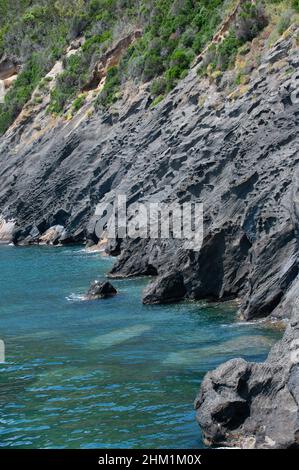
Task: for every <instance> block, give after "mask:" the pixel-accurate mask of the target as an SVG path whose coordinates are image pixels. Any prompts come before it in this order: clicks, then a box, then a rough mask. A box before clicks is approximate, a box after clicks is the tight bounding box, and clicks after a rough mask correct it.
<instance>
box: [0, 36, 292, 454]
mask: <svg viewBox="0 0 299 470" xmlns="http://www.w3.org/2000/svg"><path fill="white" fill-rule="evenodd" d="M298 34H299V30H298V29H296V28H293V29H292V28H291V29H289V31H288V32H287V34H284V35H283V36H282V37H281V38H280V39H279V40H278V41H277V42H276V43H275V44H274V46H273V47H272V48H271V50H269V48H268V46H267V48H266V49H263V50H261V51H260V52H261V54H260V60H259V62H258V63H257V62H256V65H255V66H254V67H252V68H251V71H250V74H249V75H248V77H247V78H248V83H246V85H242V86H240V87H237V88H236V89H233V91H232V92H231V93H230V94H228V88H229V87H230V86H232V85H229V86H228V87H227V86H226V84H227V81H229V73H230V71H228V72H227V73H224V74H223V76H222V77H220V80H212V77H210V78H211V80H208V79H200V78H199V77H198V74H197V70H196V67H194V68H191V70H190V71H189V73H188V74H187V76H186V77H185V78H184V79H182V80H180V81H179V82H178V84H177V86H176V88H175V89H173V90H172V91H171V92H170V93H169V94H168V95H167V96H166V97H165V98H164V99H163V101H162V102H160V103H159V104H158V105H157V106H155V107H152V106H151V104H152V102H153V98H152V95H151V90H150V86H149V85H148V84H145V85H143V86H142V87H140V88H138V89H135V88H134V90H133V92H132V89H128V90H126V89H124V90H122V91H123V97H122V98H120V99H119V100H118V101H117V102H116V103H114V104H113V110H110V111H107V110H106V111H105V112H103V111H98V112H94V108H93V107H92V103H90V102H87V103H86V104H85V105H84V106H83V107H82V109H81V110H80V111H78V113H77V114H76V115H75V116H74V117H73V119H63V118H61V117H58V118H57V119H54V118H53V117H52V116H51V115H49V113H47V111H46V105H45V104H44V105H43V104H40V105H38V107H33V106H31V107H29V109H26V112H25V113H24V112H22V113H21V114H20V115H19V117H18V118H17V119H16V121H15V122H14V124H13V125H12V126H11V127H10V129H8V131H7V132H6V134H5V135H4V136H3V137H1V138H0V168H1V172H0V213H1V220H2V221H4V222H2V225H1V227H0V232H1V233H0V238H1V240H4V241H5V242H6V243H9V242H14V243H15V244H21V243H23V244H31V243H40V241H43V242H44V243H55V244H65V243H71V242H73V243H79V242H81V243H88V244H90V245H96V244H98V242H99V241H100V239H101V235H102V234H99V233H98V230H97V229H98V218H97V216H96V215H95V213H96V208H97V205H98V204H99V203H107V204H109V203H111V202H114V200H115V197H116V195H118V194H119V195H126V198H127V201H128V204H129V205H131V204H133V203H134V202H136V201H138V200H147V201H150V202H151V201H153V202H156V201H159V202H160V203H168V204H169V203H172V202H176V203H179V204H184V203H186V202H194V201H195V202H200V203H203V205H204V240H203V245H202V247H201V249H200V251H199V252H196V251H192V250H186V249H185V248H184V242H183V241H182V240H174V239H161V240H156V239H141V238H137V239H132V238H121V239H116V240H109V241H108V248H107V250H108V252H110V254H112V255H116V256H118V258H117V261H116V263H115V266H114V267H113V269H112V271H111V277H113V278H117V277H120V278H121V277H134V276H143V275H154V276H156V279H155V280H154V281H153V282H152V283H151V284H150V286H149V287H148V288H147V289H146V291H145V293H144V297H143V301H144V303H147V304H148V303H167V302H173V301H179V300H181V299H191V300H201V299H212V300H217V301H224V300H228V299H236V298H239V299H241V305H240V313H241V314H242V316H243V318H244V319H245V320H252V319H257V318H264V317H268V316H274V317H278V318H286V319H287V320H288V321H289V326H288V328H287V331H286V333H285V336H284V339H283V340H282V341H281V342H280V343H279V344H277V345H276V346H274V348H273V350H272V352H271V353H270V355H269V358H268V360H267V361H266V362H265V363H264V364H249V363H246V362H244V361H242V360H239V359H237V360H234V361H233V362H230V363H228V364H225V365H223V366H221V367H220V368H218V369H217V370H216V371H214V372H211V373H210V374H208V376H207V377H206V378H205V380H204V382H203V386H202V390H201V392H200V395H199V397H198V399H197V401H196V407H197V410H198V414H197V416H198V421H199V423H200V424H201V426H202V429H203V433H204V435H205V437H206V442H207V443H209V444H211V443H224V444H231V443H232V444H234V443H235V442H236V441H237V442H240V443H241V444H242V445H243V447H250V446H254V447H292V446H298V445H299V442H298V435H299V428H298V410H299V396H298V390H299V386H298V380H299V379H298V377H299V369H298V367H299V366H298V364H299V359H298V358H297V356H296V350H297V349H296V348H299V343H298V331H299V330H298V323H297V322H298V312H297V310H296V308H295V307H294V306H295V299H296V297H297V296H298V290H299V285H298V283H297V276H298V221H299V217H298V216H299V203H298V201H299V199H298V191H299V152H298V148H299V100H298V98H297V95H298V89H299V86H298V83H299V75H298V65H299V48H298ZM233 83H234V84H236V80H234V81H233ZM131 86H133V85H131ZM8 221H13V224H12V223H11V222H8ZM7 224H8V226H7ZM49 230H50V231H49ZM101 289H103V288H102V287H100V286H99V285H94V286H92V288H91V290H90V291H89V293H88V296H90V298H99V297H101V296H102V291H101ZM109 289H110V292H111V291H112V290H111V288H109ZM109 289H108V291H109ZM113 295H114V293H113ZM294 308H295V310H294ZM291 312H292V313H291ZM297 359H298V360H297Z"/></svg>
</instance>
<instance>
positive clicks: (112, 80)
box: [95, 66, 121, 109]
mask: <svg viewBox="0 0 299 470" xmlns="http://www.w3.org/2000/svg"><path fill="white" fill-rule="evenodd" d="M120 84H121V80H120V74H119V68H118V67H117V66H114V67H111V68H110V69H109V70H108V72H107V76H106V81H105V85H104V87H103V90H102V91H101V92H100V94H99V96H98V98H97V100H96V103H95V107H96V109H99V108H103V109H108V108H109V106H111V105H112V104H113V103H114V102H115V101H116V100H117V97H118V93H119V91H120Z"/></svg>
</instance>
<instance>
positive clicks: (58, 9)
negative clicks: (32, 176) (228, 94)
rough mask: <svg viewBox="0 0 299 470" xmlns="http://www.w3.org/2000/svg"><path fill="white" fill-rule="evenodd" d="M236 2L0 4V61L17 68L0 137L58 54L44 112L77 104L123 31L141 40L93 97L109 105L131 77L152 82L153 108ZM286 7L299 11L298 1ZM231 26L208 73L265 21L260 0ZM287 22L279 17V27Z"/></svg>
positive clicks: (225, 64) (34, 0) (224, 64)
mask: <svg viewBox="0 0 299 470" xmlns="http://www.w3.org/2000/svg"><path fill="white" fill-rule="evenodd" d="M236 2H237V0H14V1H13V2H12V1H11V0H0V60H1V56H3V55H5V54H6V55H8V56H9V57H11V58H15V59H16V60H17V61H18V62H19V63H21V64H23V66H22V71H21V73H20V74H19V76H18V79H17V80H16V82H15V83H14V85H13V86H12V87H11V88H10V90H9V92H8V93H7V95H6V97H5V102H4V103H3V104H0V135H1V134H3V133H4V132H5V130H6V129H7V128H8V126H9V125H10V124H11V123H12V122H13V120H14V119H15V117H16V116H17V115H18V113H19V112H20V110H21V109H22V107H23V106H24V104H25V103H26V102H27V101H28V100H29V98H30V96H31V94H32V92H33V90H34V89H35V87H36V86H37V85H38V84H39V83H40V82H41V79H42V77H43V76H44V75H45V73H46V72H48V71H49V70H50V69H51V67H52V66H53V65H54V63H55V61H57V60H58V59H60V58H62V57H63V64H64V71H63V73H62V74H61V75H60V76H59V77H58V80H57V83H56V86H55V88H54V90H53V91H52V95H51V103H50V106H49V112H52V113H61V112H63V111H64V110H65V109H66V108H67V107H68V106H69V105H71V103H72V109H73V110H77V109H79V108H80V106H82V104H83V103H84V96H82V95H81V90H82V88H83V87H84V84H86V82H87V81H88V79H89V78H90V76H91V73H92V70H93V68H94V65H95V64H96V63H97V62H98V61H99V59H100V57H101V55H102V54H103V52H104V51H106V50H107V49H108V48H109V46H110V45H111V44H112V43H113V42H115V41H116V40H117V39H119V38H121V37H123V36H124V35H125V34H126V33H128V32H130V31H132V30H134V29H141V30H142V31H143V35H142V37H141V38H140V39H139V40H137V41H136V42H135V43H134V44H133V45H132V46H131V47H129V48H128V50H127V52H126V54H125V55H124V57H123V59H122V60H121V62H120V64H119V65H118V66H117V67H113V69H111V70H110V71H109V73H108V77H107V81H106V84H105V86H104V89H103V90H102V92H101V94H100V95H99V96H98V98H97V100H96V107H103V108H108V107H109V106H110V105H111V104H112V103H113V102H114V101H115V100H116V99H117V98H118V96H119V94H120V92H121V88H122V84H123V83H124V82H125V81H126V80H128V79H130V80H134V81H137V82H140V81H143V82H148V81H151V92H152V95H153V98H154V99H155V103H157V102H159V101H160V100H161V99H162V97H163V96H164V95H165V94H166V93H167V92H169V91H170V90H171V89H172V88H173V87H174V86H175V85H176V83H177V81H178V80H180V79H181V78H182V77H184V75H185V74H186V72H187V70H188V68H189V66H190V63H191V62H192V60H193V59H194V57H195V55H196V54H198V53H199V52H200V51H201V50H202V49H203V48H204V46H205V45H206V44H207V43H208V41H209V40H210V39H211V38H212V36H213V34H214V32H215V30H216V28H217V26H218V24H219V23H220V21H221V20H222V19H223V17H224V16H225V14H226V13H227V12H228V11H229V10H230V9H231V8H232V7H233V5H235V4H236ZM267 3H271V4H281V3H287V4H288V5H289V6H290V7H292V8H294V9H297V10H298V11H299V0H270V1H269V2H267ZM240 20H241V21H239V22H238V27H237V26H236V27H235V28H233V29H232V30H231V32H230V34H229V36H228V37H227V38H226V39H225V41H224V42H223V43H222V44H221V45H220V46H219V47H214V48H212V49H211V50H210V53H209V62H208V63H206V67H208V66H210V68H211V69H213V70H218V69H220V70H225V69H227V68H229V67H230V66H231V65H232V64H233V62H234V59H235V56H236V54H237V52H238V50H239V48H240V46H242V44H244V43H245V42H246V41H250V40H251V39H252V38H253V37H255V36H256V35H257V34H258V32H259V31H260V30H261V29H263V28H264V26H265V25H266V23H267V16H266V14H265V11H264V8H263V6H262V4H261V2H258V3H257V6H252V5H250V4H249V2H248V5H247V6H246V5H245V7H244V8H243V10H242V12H241V16H240ZM288 21H289V20H288V18H283V19H282V29H285V27H286V25H287V23H288ZM81 36H84V37H85V39H86V41H85V43H84V46H83V47H82V49H81V50H80V52H78V53H77V54H74V55H71V56H69V57H65V55H64V53H65V50H66V47H67V46H69V44H70V43H71V41H72V40H74V39H76V38H78V37H81Z"/></svg>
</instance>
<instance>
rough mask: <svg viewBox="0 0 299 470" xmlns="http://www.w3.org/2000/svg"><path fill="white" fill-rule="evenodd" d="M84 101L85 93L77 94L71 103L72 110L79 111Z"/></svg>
mask: <svg viewBox="0 0 299 470" xmlns="http://www.w3.org/2000/svg"><path fill="white" fill-rule="evenodd" d="M84 103H85V95H83V94H82V95H79V96H78V97H77V98H76V99H75V100H74V101H73V104H72V108H73V110H74V111H79V109H81V108H82V106H83V104H84Z"/></svg>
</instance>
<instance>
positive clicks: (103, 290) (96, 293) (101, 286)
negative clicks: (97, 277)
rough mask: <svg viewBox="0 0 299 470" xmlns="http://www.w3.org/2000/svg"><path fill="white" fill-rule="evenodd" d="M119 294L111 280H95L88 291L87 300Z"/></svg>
mask: <svg viewBox="0 0 299 470" xmlns="http://www.w3.org/2000/svg"><path fill="white" fill-rule="evenodd" d="M116 294H117V290H116V289H115V288H114V287H113V285H112V284H110V282H100V281H94V282H93V283H92V284H91V286H90V288H89V291H88V292H87V295H86V298H87V300H97V299H107V298H108V297H113V296H114V295H116Z"/></svg>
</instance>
